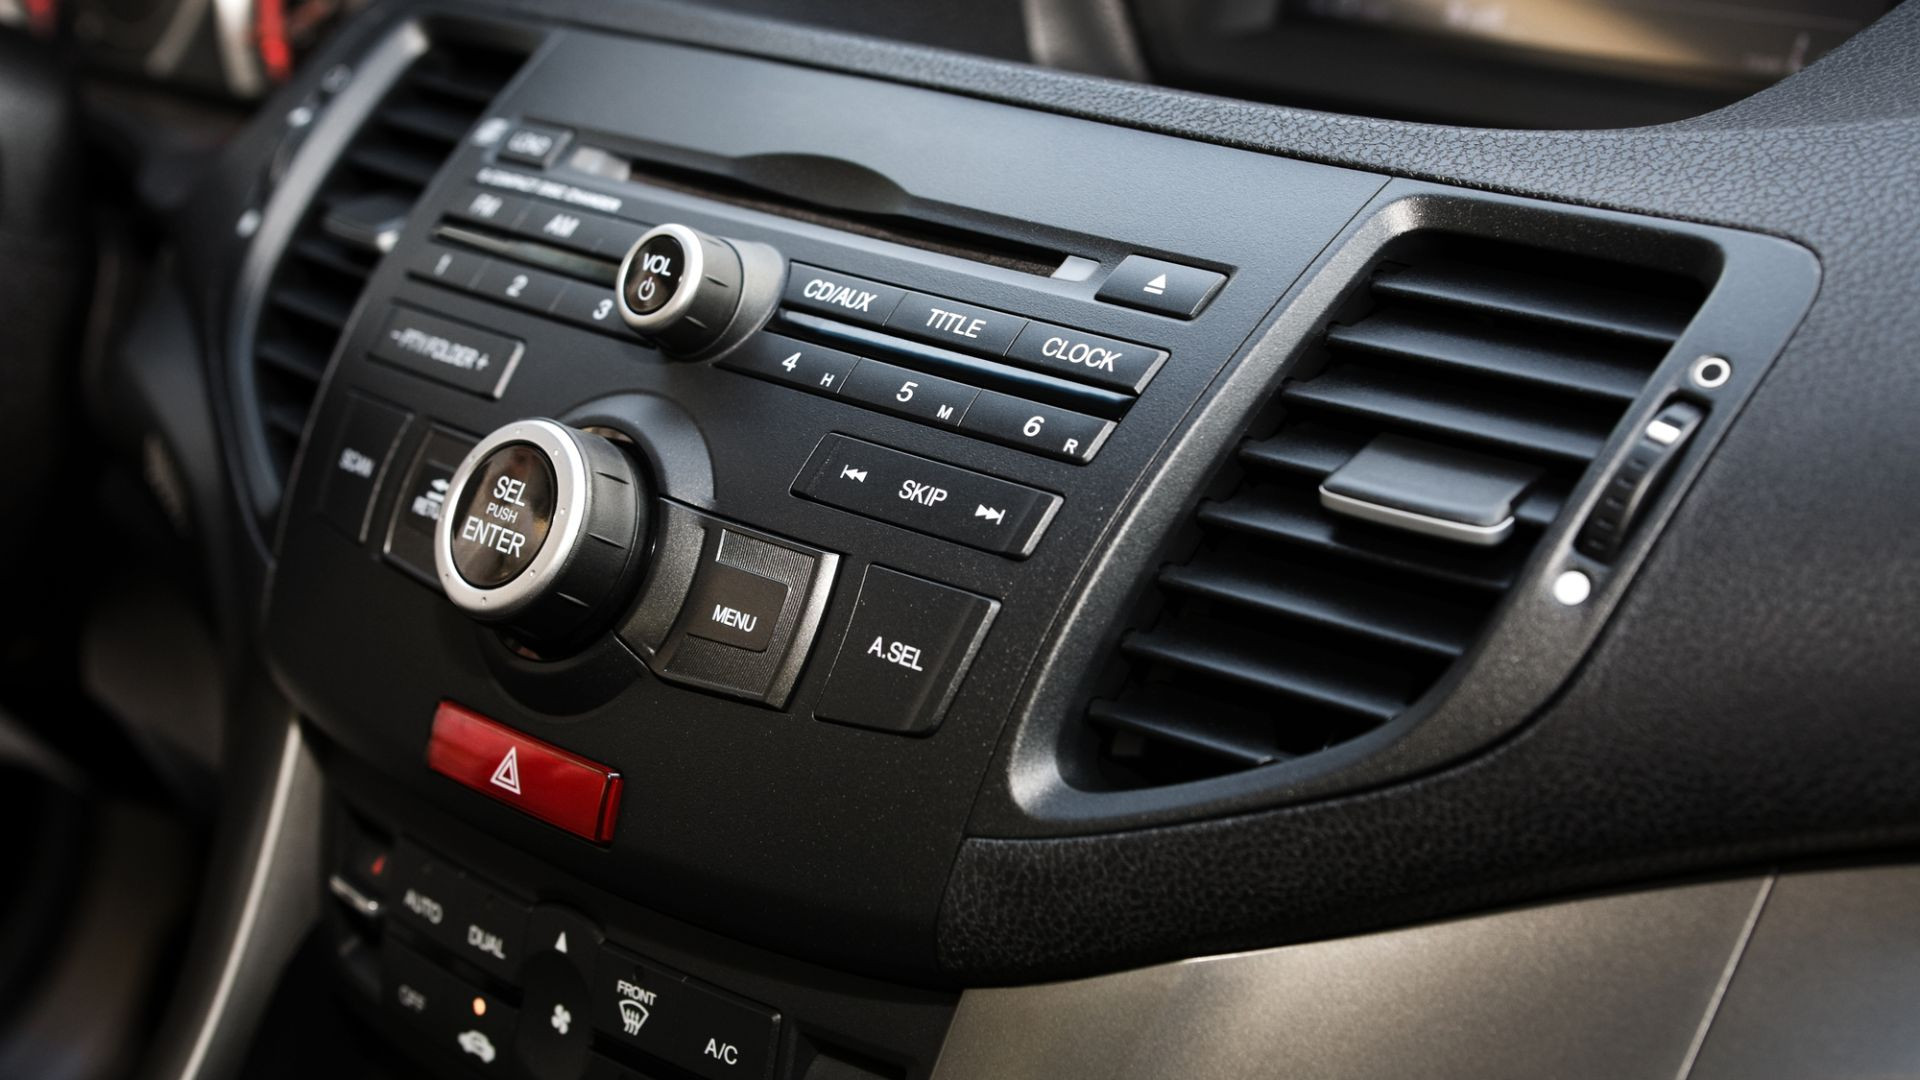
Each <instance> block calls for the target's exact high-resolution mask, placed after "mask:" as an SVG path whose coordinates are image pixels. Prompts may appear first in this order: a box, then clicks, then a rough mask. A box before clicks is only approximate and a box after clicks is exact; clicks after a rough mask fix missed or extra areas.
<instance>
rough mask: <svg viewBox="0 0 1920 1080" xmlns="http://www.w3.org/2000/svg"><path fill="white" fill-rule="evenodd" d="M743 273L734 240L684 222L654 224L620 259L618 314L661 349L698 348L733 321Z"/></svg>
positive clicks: (682, 351) (683, 351)
mask: <svg viewBox="0 0 1920 1080" xmlns="http://www.w3.org/2000/svg"><path fill="white" fill-rule="evenodd" d="M744 276H745V272H744V270H743V269H742V267H741V263H740V253H739V252H738V251H736V250H734V247H733V245H732V244H729V243H727V242H726V241H725V240H722V239H720V238H719V237H717V236H708V235H707V234H705V233H700V232H695V231H694V230H692V229H689V228H688V227H686V226H685V225H656V226H654V227H653V228H651V229H648V230H647V231H646V232H645V233H644V234H642V235H641V237H640V239H639V240H637V241H635V242H634V245H633V247H632V248H631V249H629V250H628V251H627V257H626V259H625V260H623V261H622V262H621V263H620V279H619V282H618V284H617V286H616V288H617V291H618V295H619V297H620V317H621V318H622V319H625V320H626V322H627V325H628V326H631V327H633V328H634V329H635V330H638V331H639V332H640V333H641V334H643V335H645V336H646V337H648V338H650V339H651V340H652V341H653V342H654V343H655V344H656V345H658V346H660V348H661V349H662V350H663V351H665V352H669V353H679V354H681V355H688V354H693V353H698V352H699V351H701V350H702V349H704V348H706V347H707V346H709V345H712V344H713V343H714V342H716V341H718V340H719V339H720V335H721V334H723V333H724V332H725V331H726V329H727V325H728V324H729V323H730V322H732V321H733V313H734V312H735V311H737V310H739V308H740V294H741V282H742V279H743V278H744Z"/></svg>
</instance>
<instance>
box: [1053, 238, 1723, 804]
mask: <svg viewBox="0 0 1920 1080" xmlns="http://www.w3.org/2000/svg"><path fill="white" fill-rule="evenodd" d="M1703 299H1704V289H1703V288H1702V287H1701V286H1700V285H1698V284H1697V283H1695V282H1693V281H1691V280H1687V279H1683V278H1678V277H1670V276H1667V275H1664V274H1660V273H1655V272H1650V271H1648V270H1646V269H1644V268H1640V267H1633V266H1626V265H1621V264H1614V263H1604V262H1599V261H1594V260H1580V259H1577V258H1571V257H1568V256H1565V255H1561V254H1557V253H1552V252H1547V251H1542V250H1535V249H1530V248H1520V247H1515V246H1508V245H1499V244H1493V243H1487V242H1482V241H1477V240H1469V239H1466V238H1459V237H1436V236H1428V237H1417V238H1409V239H1408V240H1405V241H1403V242H1401V243H1400V244H1398V245H1396V246H1395V247H1393V248H1390V249H1389V250H1388V251H1387V252H1386V254H1385V256H1384V258H1383V261H1380V262H1378V263H1376V264H1375V268H1374V270H1373V272H1372V276H1371V278H1370V280H1369V281H1368V282H1367V284H1366V285H1365V287H1364V288H1362V289H1361V290H1360V291H1359V295H1357V296H1356V297H1354V298H1353V299H1352V300H1351V301H1350V302H1349V303H1348V304H1347V305H1346V306H1345V307H1344V308H1343V309H1342V310H1341V311H1340V312H1339V314H1338V316H1337V317H1336V319H1335V321H1334V322H1333V323H1332V324H1331V325H1329V326H1328V327H1327V329H1326V330H1325V332H1324V336H1323V337H1322V338H1321V339H1320V340H1319V341H1318V342H1316V344H1315V346H1314V348H1313V350H1312V352H1311V353H1310V354H1309V355H1307V356H1305V357H1303V358H1302V362H1301V363H1300V365H1299V366H1298V367H1297V368H1296V372H1298V373H1299V374H1297V375H1296V377H1294V378H1292V379H1289V380H1288V381H1287V382H1285V383H1284V384H1283V385H1282V387H1281V388H1280V391H1279V393H1278V394H1277V395H1276V396H1275V398H1274V399H1273V401H1272V402H1270V403H1269V405H1268V406H1266V407H1265V409H1264V410H1263V411H1262V412H1261V414H1260V415H1259V417H1258V419H1257V420H1256V421H1255V423H1254V424H1253V425H1252V426H1251V427H1250V429H1249V431H1248V432H1247V435H1246V437H1245V438H1244V439H1243V440H1242V442H1241V443H1240V445H1239V447H1238V451H1237V453H1236V454H1235V455H1234V458H1233V460H1231V461H1229V462H1227V463H1226V464H1225V465H1224V466H1223V467H1222V469H1221V471H1220V472H1219V474H1218V475H1216V476H1215V477H1214V479H1213V483H1212V484H1211V485H1210V486H1209V488H1208V490H1209V491H1210V492H1211V493H1212V497H1210V498H1207V499H1205V500H1203V501H1202V502H1201V503H1200V505H1199V507H1198V509H1197V511H1196V514H1195V518H1194V522H1193V525H1194V528H1193V529H1192V530H1190V532H1189V535H1188V538H1187V540H1186V543H1187V544H1188V545H1189V547H1188V548H1187V550H1186V551H1185V552H1184V553H1180V554H1178V555H1177V561H1175V562H1172V563H1170V564H1168V565H1165V566H1163V567H1162V569H1161V570H1160V572H1159V578H1158V580H1157V582H1156V586H1157V588H1156V589H1155V590H1154V592H1153V595H1152V596H1151V597H1150V599H1149V602H1148V605H1147V608H1146V610H1144V611H1143V613H1142V617H1141V618H1140V619H1138V620H1136V622H1135V628H1134V629H1132V630H1129V631H1128V632H1127V633H1126V634H1125V635H1124V636H1123V637H1122V639H1121V641H1120V649H1119V655H1118V657H1117V658H1116V661H1115V668H1114V671H1113V673H1112V681H1111V682H1110V683H1109V684H1108V685H1109V687H1110V689H1111V692H1110V693H1109V694H1107V695H1106V696H1103V697H1100V698H1097V699H1096V700H1094V701H1093V702H1092V703H1091V704H1090V706H1089V708H1088V713H1087V715H1088V719H1089V720H1090V721H1091V723H1092V724H1093V726H1094V729H1095V731H1096V732H1097V733H1098V735H1099V745H1100V761H1099V768H1098V770H1097V773H1098V775H1099V776H1100V777H1101V778H1102V780H1103V782H1104V783H1106V784H1109V785H1111V786H1114V787H1120V788H1128V787H1143V786H1154V785H1160V784H1169V783H1178V782H1183V781H1189V780H1196V779H1203V778H1207V777H1212V776H1219V775H1224V774H1226V773H1230V772H1235V771H1238V770H1243V769H1249V768H1253V767H1255V766H1260V765H1265V764H1269V763H1273V762H1279V761H1285V760H1288V759H1292V758H1298V757H1301V756H1304V755H1309V754H1313V753H1316V752H1318V751H1321V750H1324V749H1327V748H1328V747H1331V746H1334V745H1336V744H1338V743H1341V742H1343V741H1346V740H1348V739H1351V738H1354V737H1355V736H1358V735H1361V734H1363V733H1365V732H1367V731H1370V730H1373V729H1375V728H1377V727H1379V726H1381V725H1382V724H1385V723H1387V722H1388V721H1390V720H1392V719H1394V718H1395V717H1397V716H1399V715H1400V714H1402V713H1403V712H1405V711H1406V710H1407V709H1409V708H1410V707H1412V706H1413V705H1414V704H1415V703H1417V702H1419V701H1420V700H1421V699H1422V698H1423V696H1425V695H1426V694H1427V692H1428V691H1429V690H1431V689H1432V688H1433V687H1434V685H1435V684H1436V683H1437V682H1438V681H1439V680H1440V678H1441V676H1442V675H1443V674H1445V673H1446V671H1447V670H1448V668H1449V667H1450V666H1452V665H1453V664H1454V663H1455V662H1456V661H1458V660H1459V659H1460V658H1461V657H1462V656H1463V655H1464V654H1465V653H1466V652H1467V650H1468V649H1469V648H1471V647H1472V645H1473V644H1474V642H1475V641H1476V640H1477V639H1478V638H1479V636H1480V634H1481V632H1482V631H1483V629H1484V628H1485V626H1486V623H1487V621H1488V618H1489V616H1490V615H1491V614H1492V613H1493V611H1494V608H1495V605H1496V604H1497V603H1498V602H1499V600H1500V598H1501V596H1502V594H1503V593H1505V591H1506V590H1507V589H1508V588H1509V587H1511V586H1512V585H1513V584H1514V582H1515V580H1516V577H1517V576H1518V574H1519V572H1520V570H1521V568H1522V566H1523V565H1524V564H1525V562H1526V560H1527V557H1528V555H1529V554H1530V553H1531V552H1532V550H1533V548H1534V546H1535V544H1536V542H1537V541H1538V540H1539V538H1540V537H1541V535H1542V533H1543V532H1544V531H1545V530H1546V529H1547V527H1548V526H1549V525H1551V524H1552V523H1553V521H1554V519H1555V518H1556V517H1557V516H1558V514H1559V512H1560V508H1561V504H1562V502H1563V501H1564V500H1565V499H1566V498H1567V496H1568V495H1569V493H1570V492H1571V491H1572V489H1573V487H1574V486H1575V484H1576V483H1577V482H1578V481H1579V480H1580V478H1581V476H1582V474H1583V473H1584V472H1585V471H1586V469H1587V468H1588V466H1589V465H1590V464H1591V463H1592V461H1593V459H1594V457H1595V455H1596V454H1598V453H1599V451H1600V450H1601V448H1602V446H1603V445H1604V444H1605V443H1606V441H1607V439H1608V437H1609V436H1610V435H1611V434H1612V432H1613V429H1614V428H1615V426H1616V425H1617V424H1618V423H1619V422H1620V420H1621V419H1622V416H1623V414H1624V413H1625V411H1626V410H1627V408H1628V406H1629V405H1631V404H1632V403H1633V402H1634V400H1635V399H1636V398H1637V397H1638V396H1639V394H1640V392H1641V390H1642V389H1643V387H1644V386H1645V384H1646V382H1647V380H1648V378H1649V376H1650V375H1651V374H1652V372H1653V370H1654V368H1655V367H1657V366H1658V365H1659V364H1660V362H1661V360H1662V359H1663V358H1664V357H1665V356H1666V354H1667V353H1668V351H1669V350H1670V349H1671V347H1672V346H1673V344H1674V341H1675V339H1676V338H1677V337H1678V336H1679V334H1680V332H1681V331H1682V330H1683V329H1684V328H1685V327H1686V325H1687V323H1688V322H1689V321H1690V320H1691V319H1692V317H1693V315H1694V313H1695V312H1696V311H1697V310H1698V309H1699V306H1700V304H1701V302H1702V300H1703ZM1383 437H1388V438H1383ZM1376 439H1382V443H1381V445H1382V446H1390V447H1393V448H1394V449H1396V450H1404V448H1406V447H1425V448H1428V450H1429V451H1430V452H1431V454H1432V455H1433V456H1434V457H1435V458H1436V459H1438V460H1444V461H1447V462H1449V463H1454V466H1453V467H1467V468H1471V467H1472V466H1471V464H1469V465H1467V466H1459V465H1458V464H1457V463H1459V462H1467V463H1474V462H1478V463H1482V464H1483V465H1484V466H1486V467H1488V468H1490V469H1497V470H1499V471H1500V472H1501V473H1502V475H1517V476H1521V477H1525V478H1528V479H1529V480H1530V483H1526V486H1525V488H1524V491H1523V493H1522V494H1521V495H1520V496H1519V498H1518V499H1516V500H1514V501H1513V503H1512V506H1511V513H1510V517H1511V520H1512V525H1511V528H1510V530H1508V531H1506V532H1505V533H1504V538H1503V539H1500V540H1499V541H1498V542H1496V543H1492V544H1491V546H1485V543H1484V542H1482V543H1480V544H1476V543H1461V542H1458V540H1457V539H1450V538H1448V537H1446V536H1435V535H1423V534H1422V533H1421V532H1419V531H1415V530H1410V529H1407V528H1397V527H1393V526H1390V525H1387V524H1381V523H1376V522H1370V521H1366V520H1360V519H1357V518H1355V517H1353V516H1350V515H1348V514H1343V513H1337V512H1335V511H1333V510H1330V509H1328V507H1327V505H1326V501H1325V500H1323V497H1322V493H1321V485H1322V484H1323V483H1324V482H1325V481H1326V480H1327V478H1328V477H1329V476H1330V475H1331V474H1333V473H1334V472H1335V471H1336V470H1339V469H1341V467H1342V466H1344V465H1345V464H1346V463H1348V462H1349V461H1351V460H1353V459H1354V457H1355V455H1356V454H1358V453H1359V452H1360V451H1361V450H1362V449H1364V448H1366V447H1368V446H1369V445H1370V444H1373V443H1374V441H1375V440H1376ZM1468 479H1473V480H1479V479H1481V478H1479V477H1469V478H1468ZM1483 486H1484V485H1483Z"/></svg>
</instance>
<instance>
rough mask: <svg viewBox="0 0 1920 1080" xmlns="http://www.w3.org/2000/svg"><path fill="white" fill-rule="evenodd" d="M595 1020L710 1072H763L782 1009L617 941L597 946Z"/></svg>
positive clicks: (730, 1077)
mask: <svg viewBox="0 0 1920 1080" xmlns="http://www.w3.org/2000/svg"><path fill="white" fill-rule="evenodd" d="M597 971H598V974H597V976H596V979H595V986H594V988H593V998H594V1000H595V1002H596V1003H597V1004H596V1005H595V1011H594V1016H593V1022H594V1026H595V1027H597V1028H599V1029H600V1030H602V1031H605V1032H608V1033H610V1034H611V1035H613V1037H614V1038H615V1039H617V1040H619V1041H620V1042H623V1043H626V1044H627V1045H629V1046H632V1047H635V1048H636V1049H639V1050H643V1051H645V1052H647V1053H649V1054H652V1055H654V1056H655V1057H658V1058H660V1059H661V1060H663V1061H666V1062H668V1063H669V1064H673V1065H677V1066H679V1067H680V1068H683V1069H686V1070H689V1071H690V1072H694V1073H698V1074H699V1075H701V1076H704V1077H708V1078H709V1080H736V1078H737V1080H761V1078H763V1077H765V1076H766V1075H767V1074H768V1072H769V1071H771V1070H772V1068H773V1050H774V1043H775V1036H776V1035H777V1034H778V1032H779V1026H780V1017H779V1014H777V1013H775V1012H773V1011H772V1010H771V1009H766V1008H763V1007H760V1006H756V1005H752V1004H749V1003H748V1002H745V1001H741V1000H739V999H737V998H734V997H732V996H730V995H724V994H721V993H719V992H718V991H714V990H709V989H707V988H706V987H704V986H701V985H700V984H698V983H695V982H693V981H692V980H690V979H687V978H686V977H684V976H682V975H679V974H677V973H675V972H670V971H667V970H666V969H664V968H661V967H657V966H655V965H653V964H651V963H648V962H647V961H644V960H641V959H640V958H638V957H635V956H629V955H627V954H626V953H622V952H619V951H617V950H614V949H602V950H601V951H600V963H599V965H598V968H597Z"/></svg>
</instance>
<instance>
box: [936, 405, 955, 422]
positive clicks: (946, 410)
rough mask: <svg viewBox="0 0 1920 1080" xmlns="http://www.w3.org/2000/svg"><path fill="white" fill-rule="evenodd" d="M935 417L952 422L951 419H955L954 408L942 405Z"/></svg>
mask: <svg viewBox="0 0 1920 1080" xmlns="http://www.w3.org/2000/svg"><path fill="white" fill-rule="evenodd" d="M934 415H935V416H938V417H939V418H940V419H942V420H951V419H953V406H951V405H942V406H940V408H939V409H938V410H937V411H936V412H935V413H934Z"/></svg>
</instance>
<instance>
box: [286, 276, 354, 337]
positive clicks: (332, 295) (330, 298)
mask: <svg viewBox="0 0 1920 1080" xmlns="http://www.w3.org/2000/svg"><path fill="white" fill-rule="evenodd" d="M267 303H269V304H271V305H273V306H274V307H276V308H278V309H280V310H281V311H284V312H287V313H288V314H291V315H295V316H298V317H299V318H302V319H305V320H306V321H307V322H310V323H315V324H318V325H319V326H322V327H324V328H326V329H328V330H331V331H333V332H334V334H336V335H338V334H339V332H340V331H342V330H344V329H346V328H347V318H348V316H350V315H351V314H352V313H353V308H352V304H353V298H352V297H351V296H346V297H343V296H341V295H340V294H339V293H338V292H334V291H327V290H321V289H315V288H308V287H303V286H296V285H280V286H276V287H275V288H274V289H273V291H272V292H271V293H269V294H268V295H267Z"/></svg>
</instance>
